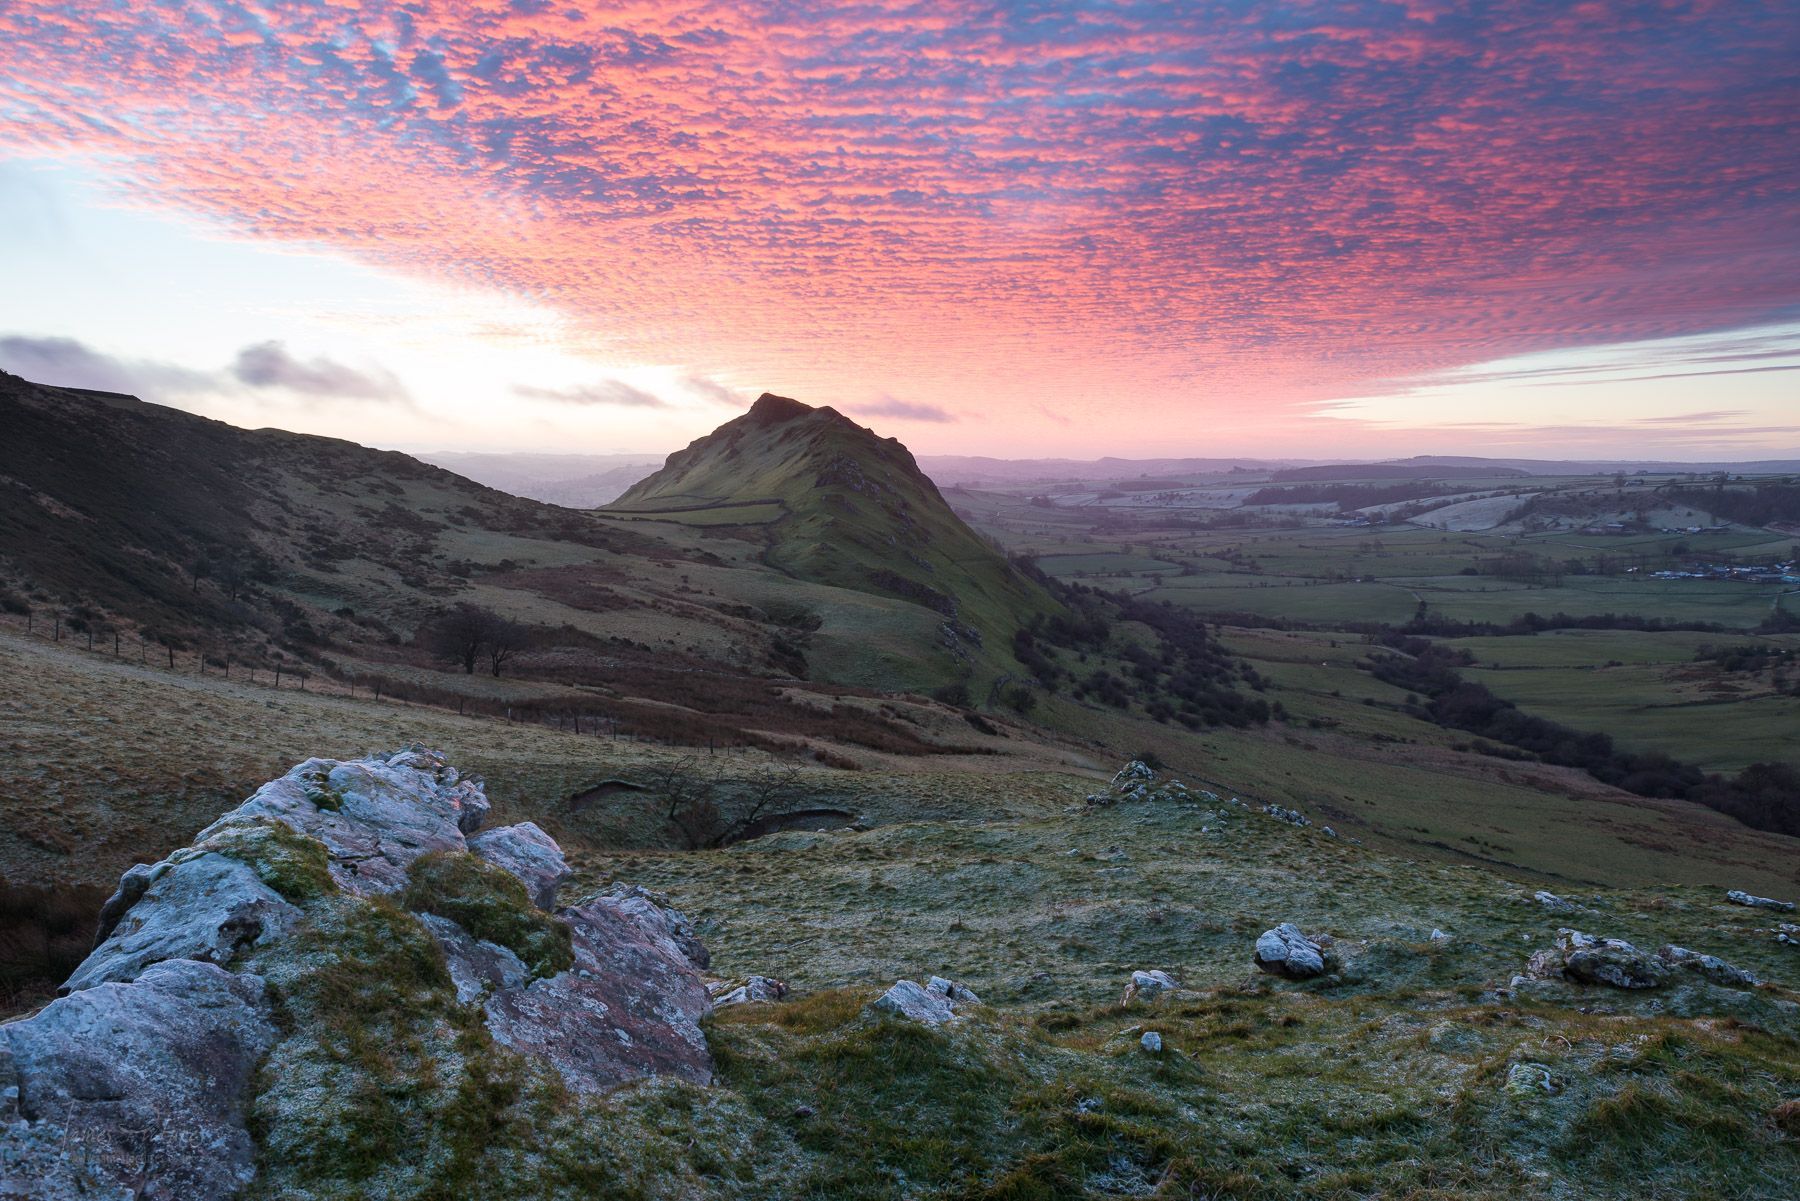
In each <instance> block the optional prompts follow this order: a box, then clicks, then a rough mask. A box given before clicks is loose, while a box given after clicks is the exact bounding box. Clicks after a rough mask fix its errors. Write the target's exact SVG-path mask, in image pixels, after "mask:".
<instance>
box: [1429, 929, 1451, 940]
mask: <svg viewBox="0 0 1800 1201" xmlns="http://www.w3.org/2000/svg"><path fill="white" fill-rule="evenodd" d="M1431 941H1432V942H1449V941H1450V936H1449V935H1448V934H1445V933H1444V932H1443V931H1442V930H1440V929H1438V928H1437V927H1436V926H1433V927H1432V928H1431Z"/></svg>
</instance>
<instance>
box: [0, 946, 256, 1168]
mask: <svg viewBox="0 0 1800 1201" xmlns="http://www.w3.org/2000/svg"><path fill="white" fill-rule="evenodd" d="M275 1037H276V1030H275V1026H274V1024H273V1023H272V1022H271V1021H270V1019H269V1015H268V1010H267V1005H266V1003H265V1001H264V997H263V982H262V980H261V978H259V977H257V976H252V975H237V974H233V973H231V972H228V971H226V970H224V969H223V968H221V967H218V966H216V965H214V964H211V963H201V962H198V961H196V960H191V959H169V960H165V961H163V962H160V963H155V964H151V965H150V966H148V967H146V968H144V969H143V970H142V972H140V973H139V974H138V975H137V976H136V977H135V979H133V980H132V981H131V982H129V983H126V982H119V981H107V982H104V983H96V984H94V985H93V986H91V987H86V988H83V989H81V990H79V991H77V992H75V993H73V994H72V995H70V996H67V997H63V998H62V999H60V1000H57V1001H52V1002H51V1003H50V1004H49V1005H47V1006H45V1007H44V1008H43V1009H42V1010H40V1011H39V1012H38V1013H36V1014H35V1015H33V1016H32V1017H29V1018H26V1019H23V1020H20V1021H16V1022H9V1023H7V1024H5V1025H0V1129H3V1130H4V1134H3V1135H0V1196H4V1197H30V1198H35V1199H36V1201H64V1199H73V1198H77V1197H80V1198H93V1197H108V1198H112V1197H128V1196H129V1197H138V1196H141V1197H145V1198H151V1197H161V1198H169V1199H171V1201H174V1199H179V1201H214V1199H223V1198H227V1197H234V1196H237V1195H238V1194H239V1193H240V1192H241V1191H242V1190H243V1188H244V1187H245V1186H246V1185H248V1184H249V1183H250V1181H251V1180H252V1179H253V1178H254V1176H255V1174H256V1148H255V1145H254V1144H253V1142H252V1140H251V1137H250V1133H249V1131H248V1130H246V1129H245V1125H244V1107H245V1104H246V1102H247V1099H248V1092H249V1088H250V1081H251V1077H252V1075H253V1073H254V1072H255V1070H256V1065H257V1062H258V1061H259V1060H260V1059H261V1058H262V1056H263V1054H264V1052H266V1051H267V1050H268V1049H269V1047H270V1046H271V1045H272V1044H273V1043H274V1041H275Z"/></svg>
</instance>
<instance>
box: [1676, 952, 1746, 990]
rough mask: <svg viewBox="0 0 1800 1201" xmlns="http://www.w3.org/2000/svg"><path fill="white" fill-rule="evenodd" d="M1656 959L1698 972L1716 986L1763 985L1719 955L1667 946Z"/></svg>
mask: <svg viewBox="0 0 1800 1201" xmlns="http://www.w3.org/2000/svg"><path fill="white" fill-rule="evenodd" d="M1656 957H1657V958H1658V959H1660V960H1662V961H1663V962H1664V963H1665V964H1667V965H1668V966H1670V967H1673V968H1682V969H1685V970H1687V971H1691V972H1697V973H1698V974H1700V975H1702V976H1705V977H1706V978H1707V979H1708V980H1711V981H1712V982H1713V983H1714V984H1723V985H1725V986H1726V987H1727V988H1755V987H1757V986H1758V985H1759V984H1761V983H1762V981H1761V980H1758V979H1757V978H1756V976H1755V975H1753V974H1752V973H1750V972H1747V971H1745V970H1744V969H1743V968H1741V967H1734V966H1733V965H1731V964H1729V963H1726V962H1725V961H1724V960H1723V959H1720V958H1719V957H1718V956H1717V955H1702V954H1701V953H1700V952H1698V951H1690V950H1688V949H1687V948H1686V947H1677V946H1673V945H1671V946H1666V947H1664V948H1663V949H1662V950H1660V951H1658V952H1657V953H1656Z"/></svg>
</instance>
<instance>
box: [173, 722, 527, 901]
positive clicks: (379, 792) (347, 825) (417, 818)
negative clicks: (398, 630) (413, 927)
mask: <svg viewBox="0 0 1800 1201" xmlns="http://www.w3.org/2000/svg"><path fill="white" fill-rule="evenodd" d="M488 810H489V805H488V800H487V797H486V795H485V794H484V793H483V792H482V788H481V783H480V782H479V781H478V780H474V779H463V778H462V777H461V776H460V775H458V773H457V772H456V771H455V769H454V768H451V767H449V766H448V765H447V764H445V763H444V762H443V759H442V757H441V756H440V755H438V754H437V753H436V752H433V751H423V750H420V749H417V748H414V749H412V750H408V751H402V752H400V753H399V754H397V755H392V756H386V757H383V756H374V757H371V758H368V759H354V760H347V761H343V762H339V761H337V760H332V759H309V760H307V761H306V762H305V763H302V764H300V765H299V766H298V767H296V768H294V769H293V770H292V771H289V772H288V773H287V774H286V775H284V776H281V777H280V778H279V779H275V780H271V781H269V782H268V783H267V784H264V785H263V786H262V787H261V788H259V789H257V791H256V794H255V795H254V796H252V797H251V798H250V799H249V800H247V801H245V802H244V803H243V804H242V805H240V806H238V807H237V808H236V809H235V810H233V811H232V812H231V813H228V814H226V815H225V816H224V817H222V818H220V819H219V820H218V821H217V822H214V823H213V824H212V825H211V826H208V827H207V828H206V829H205V830H203V831H201V833H200V840H201V841H204V840H205V839H207V838H208V837H210V836H212V835H213V834H215V833H217V832H219V831H220V830H221V829H222V828H223V827H226V826H229V825H234V824H241V823H243V822H246V821H252V820H255V819H259V818H265V819H266V818H273V819H275V820H278V821H281V822H284V823H286V824H287V825H288V826H289V827H291V828H292V829H294V830H295V831H297V832H299V833H301V834H304V835H306V836H307V837H309V838H315V839H317V840H318V841H320V842H322V843H324V844H325V848H326V850H327V851H328V852H329V853H330V856H331V874H332V876H333V878H334V879H336V881H337V883H338V886H339V887H340V888H343V889H344V890H345V891H347V892H353V893H356V894H358V895H360V896H373V895H377V894H380V893H391V892H398V891H399V890H400V889H401V888H403V887H405V885H406V869H407V867H408V866H410V865H411V863H412V861H413V860H415V859H417V858H418V857H419V856H421V855H424V854H427V853H430V852H432V851H462V850H465V849H467V841H466V838H465V835H466V834H471V833H474V832H475V831H477V830H479V829H480V828H481V823H482V822H483V821H484V820H486V818H487V814H488ZM528 886H529V882H528Z"/></svg>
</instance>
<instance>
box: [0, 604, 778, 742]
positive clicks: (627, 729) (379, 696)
mask: <svg viewBox="0 0 1800 1201" xmlns="http://www.w3.org/2000/svg"><path fill="white" fill-rule="evenodd" d="M0 628H4V629H7V630H9V631H11V632H12V633H14V634H19V635H24V636H26V637H32V638H39V639H42V640H43V641H45V642H48V643H52V644H54V645H57V646H59V647H62V648H66V649H68V650H69V651H71V652H75V653H85V654H89V655H93V656H96V657H99V658H103V659H106V660H109V661H113V662H116V663H119V664H121V665H125V666H130V667H135V668H137V669H139V670H148V671H155V672H159V673H162V674H166V675H175V676H212V677H215V678H217V679H220V680H224V681H229V682H231V683H233V684H236V685H239V686H245V687H255V688H266V689H268V690H270V691H273V692H299V693H305V694H307V695H309V696H314V697H335V698H342V699H346V700H357V701H366V702H369V703H380V704H389V705H395V706H398V707H401V708H415V709H428V710H431V711H433V712H434V713H437V714H441V715H444V716H454V717H462V718H469V719H475V720H489V721H504V722H507V723H510V724H514V725H533V726H538V727H541V728H544V729H548V730H553V731H557V732H560V733H564V734H568V735H570V736H572V737H579V738H596V739H605V740H609V741H613V742H634V743H645V744H653V745H661V746H678V747H685V748H689V749H695V750H698V749H705V750H706V751H707V752H708V753H709V754H717V753H720V752H727V751H750V750H752V749H757V748H760V749H762V750H765V751H776V750H779V751H787V752H792V751H795V750H802V749H805V748H804V747H801V746H785V745H784V746H775V745H770V743H771V740H770V739H766V738H760V737H757V736H754V735H747V736H740V735H741V732H737V731H730V732H728V731H719V732H716V733H713V734H709V735H707V736H705V737H701V736H698V735H695V734H692V733H690V734H689V735H688V736H687V737H682V736H680V735H679V734H672V733H671V732H669V731H666V730H665V731H661V732H657V731H650V730H645V729H643V728H641V727H640V726H639V725H637V724H634V723H632V722H630V721H629V720H626V719H622V718H621V717H619V716H618V715H616V714H610V713H607V712H605V711H603V710H601V709H599V708H597V707H596V706H595V705H593V704H591V703H583V701H582V699H581V698H575V697H524V698H517V699H510V700H509V699H506V698H496V697H492V696H481V695H476V694H471V693H467V692H463V691H459V690H457V689H454V688H450V687H445V686H443V685H441V684H421V683H419V682H418V681H416V680H407V679H404V678H401V677H398V676H392V675H384V674H382V673H379V672H368V671H345V670H343V669H342V668H336V667H327V666H324V665H321V664H318V663H303V662H299V661H296V660H289V659H274V658H268V657H259V658H246V657H243V656H242V655H241V654H237V653H233V652H230V651H223V650H219V649H217V648H210V649H209V648H208V647H206V646H204V645H190V646H177V645H175V644H173V643H170V642H166V641H163V640H161V639H156V638H146V637H145V636H144V634H143V632H142V631H140V630H132V629H122V628H119V627H116V626H111V625H105V624H102V623H97V622H90V621H83V620H81V619H79V618H73V619H72V618H70V617H69V616H67V615H65V614H62V613H59V612H49V613H45V612H41V611H38V610H35V609H31V610H27V611H26V612H24V613H4V614H0ZM444 678H445V680H446V681H448V680H450V679H454V678H455V677H454V676H451V675H449V674H448V673H446V674H445V677H444Z"/></svg>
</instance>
